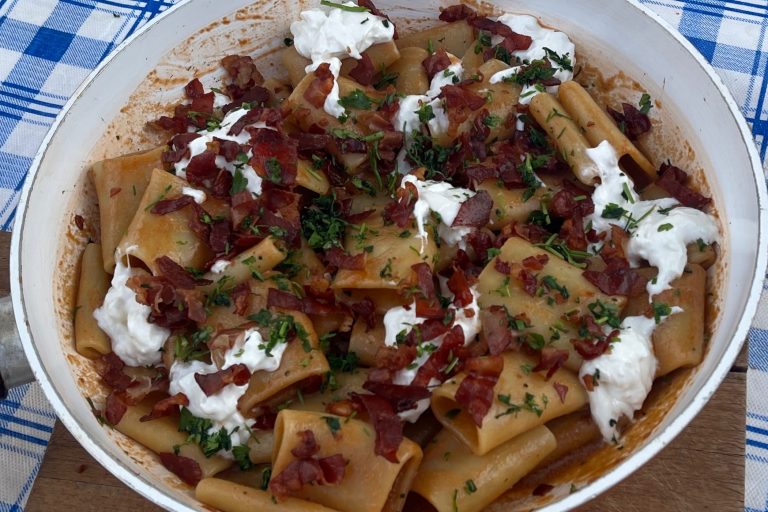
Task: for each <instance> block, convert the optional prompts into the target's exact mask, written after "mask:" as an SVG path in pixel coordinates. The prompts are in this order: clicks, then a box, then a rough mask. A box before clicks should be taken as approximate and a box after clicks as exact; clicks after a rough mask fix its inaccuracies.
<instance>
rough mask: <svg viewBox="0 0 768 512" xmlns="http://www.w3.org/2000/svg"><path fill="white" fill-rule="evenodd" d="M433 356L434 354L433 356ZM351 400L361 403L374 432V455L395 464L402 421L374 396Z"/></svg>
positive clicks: (360, 396) (383, 400)
mask: <svg viewBox="0 0 768 512" xmlns="http://www.w3.org/2000/svg"><path fill="white" fill-rule="evenodd" d="M433 355H434V354H433ZM350 395H351V397H352V399H353V400H356V401H359V402H360V403H362V405H363V407H364V408H365V410H366V411H367V412H368V417H369V418H370V421H371V424H372V425H373V429H374V430H375V431H376V442H375V444H374V453H376V455H381V456H382V457H384V458H385V459H387V460H388V461H390V462H392V463H395V464H397V463H398V462H399V461H398V459H397V450H398V449H399V448H400V443H401V442H402V441H403V421H402V420H401V419H400V417H399V416H398V415H397V413H396V412H395V409H394V408H393V407H392V404H390V403H389V402H388V401H387V400H385V399H383V398H381V397H379V396H376V395H361V394H358V393H350Z"/></svg>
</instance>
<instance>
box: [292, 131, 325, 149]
mask: <svg viewBox="0 0 768 512" xmlns="http://www.w3.org/2000/svg"><path fill="white" fill-rule="evenodd" d="M298 140H299V147H298V149H299V151H320V150H324V149H325V148H326V146H327V145H328V144H330V142H331V136H330V135H328V134H326V133H307V132H301V133H300V134H299V138H298Z"/></svg>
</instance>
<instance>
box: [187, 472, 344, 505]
mask: <svg viewBox="0 0 768 512" xmlns="http://www.w3.org/2000/svg"><path fill="white" fill-rule="evenodd" d="M195 497H196V498H197V499H198V500H200V501H202V502H203V503H205V504H206V505H209V506H211V507H215V508H217V509H219V510H221V511H222V512H253V511H255V510H258V511H259V512H335V511H334V509H330V508H327V507H323V506H322V505H318V504H316V503H311V502H309V501H304V500H299V499H296V498H285V499H283V500H281V501H280V502H279V503H278V502H276V501H275V500H274V499H273V497H272V493H270V492H267V491H262V490H261V489H254V488H253V487H248V486H246V485H240V484H236V483H234V482H230V481H228V480H222V479H220V478H204V479H203V480H200V483H198V484H197V487H196V488H195Z"/></svg>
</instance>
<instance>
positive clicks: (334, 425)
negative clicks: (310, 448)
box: [322, 416, 341, 437]
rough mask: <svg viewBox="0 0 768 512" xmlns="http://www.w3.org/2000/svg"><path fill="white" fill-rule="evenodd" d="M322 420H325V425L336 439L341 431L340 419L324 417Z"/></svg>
mask: <svg viewBox="0 0 768 512" xmlns="http://www.w3.org/2000/svg"><path fill="white" fill-rule="evenodd" d="M322 419H323V420H325V424H326V425H328V428H329V429H330V430H331V434H333V436H334V437H336V433H337V432H338V431H339V430H341V422H340V421H339V418H337V417H336V416H322Z"/></svg>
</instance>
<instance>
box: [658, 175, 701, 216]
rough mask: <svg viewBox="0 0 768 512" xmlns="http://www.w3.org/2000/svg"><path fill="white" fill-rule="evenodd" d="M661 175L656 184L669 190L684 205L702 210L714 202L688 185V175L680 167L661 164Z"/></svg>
mask: <svg viewBox="0 0 768 512" xmlns="http://www.w3.org/2000/svg"><path fill="white" fill-rule="evenodd" d="M659 175H660V178H659V180H658V181H657V182H656V184H657V185H658V186H660V187H661V188H663V189H664V190H666V191H667V192H669V193H670V195H672V197H674V198H675V199H677V200H678V201H680V202H681V203H682V204H683V206H688V207H690V208H698V209H699V210H701V209H703V208H704V207H705V206H707V205H708V204H709V203H711V202H712V199H710V198H708V197H705V196H703V195H701V194H699V193H698V192H696V191H695V190H693V189H692V188H690V187H688V185H687V183H688V175H687V174H686V173H685V171H683V170H682V169H680V168H679V167H675V166H674V165H669V164H666V163H664V164H661V168H659Z"/></svg>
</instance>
